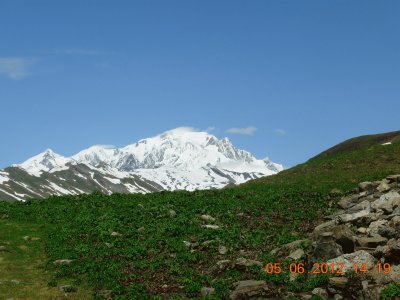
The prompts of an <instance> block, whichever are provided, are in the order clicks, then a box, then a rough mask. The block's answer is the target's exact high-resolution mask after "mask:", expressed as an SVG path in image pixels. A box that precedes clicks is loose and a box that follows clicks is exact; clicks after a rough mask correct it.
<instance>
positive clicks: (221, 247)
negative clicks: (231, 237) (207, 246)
mask: <svg viewBox="0 0 400 300" xmlns="http://www.w3.org/2000/svg"><path fill="white" fill-rule="evenodd" d="M227 252H228V249H227V248H226V247H225V246H219V247H218V253H219V254H222V255H224V254H226V253H227Z"/></svg>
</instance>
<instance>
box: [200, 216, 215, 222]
mask: <svg viewBox="0 0 400 300" xmlns="http://www.w3.org/2000/svg"><path fill="white" fill-rule="evenodd" d="M201 218H202V219H203V220H204V221H207V222H215V218H213V217H211V216H210V215H201Z"/></svg>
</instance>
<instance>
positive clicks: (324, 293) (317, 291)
mask: <svg viewBox="0 0 400 300" xmlns="http://www.w3.org/2000/svg"><path fill="white" fill-rule="evenodd" d="M312 294H313V295H315V296H319V297H321V298H323V299H328V292H327V291H326V289H323V288H315V289H313V291H312Z"/></svg>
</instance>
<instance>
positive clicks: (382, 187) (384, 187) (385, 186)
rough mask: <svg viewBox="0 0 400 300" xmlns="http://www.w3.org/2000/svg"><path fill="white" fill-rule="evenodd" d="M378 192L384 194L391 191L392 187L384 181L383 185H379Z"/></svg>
mask: <svg viewBox="0 0 400 300" xmlns="http://www.w3.org/2000/svg"><path fill="white" fill-rule="evenodd" d="M376 190H377V191H378V192H380V193H384V192H387V191H389V190H390V185H389V184H387V182H386V181H382V182H381V184H379V185H378V187H377V188H376Z"/></svg>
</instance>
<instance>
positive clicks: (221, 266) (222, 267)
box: [216, 259, 231, 271]
mask: <svg viewBox="0 0 400 300" xmlns="http://www.w3.org/2000/svg"><path fill="white" fill-rule="evenodd" d="M230 264H231V261H230V260H229V259H225V260H220V261H217V264H216V265H217V267H218V269H219V270H220V271H223V270H226V269H228V267H229V266H230Z"/></svg>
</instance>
